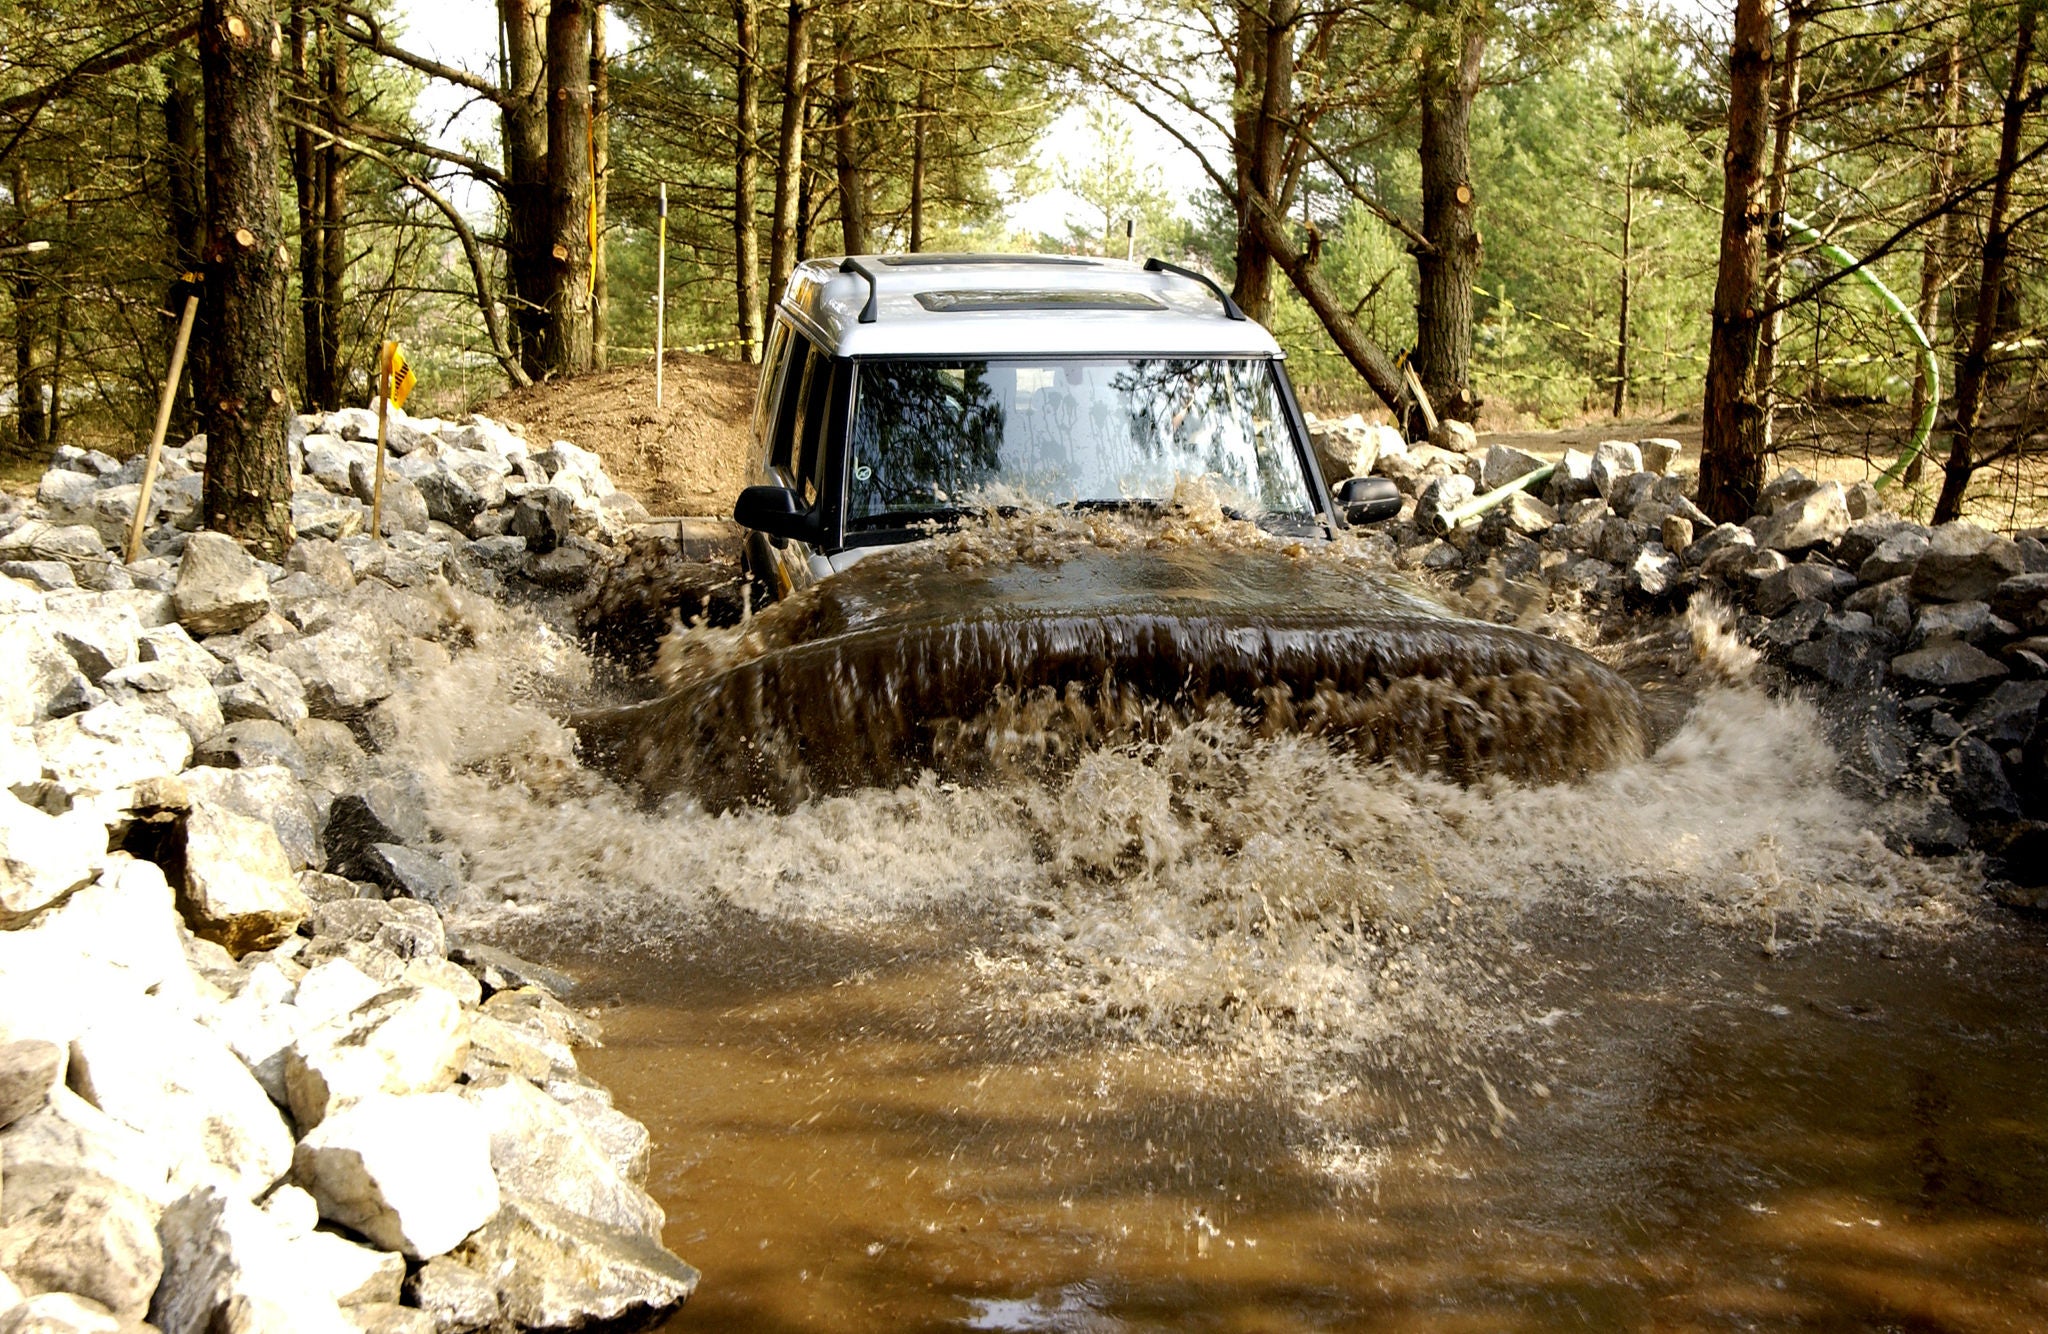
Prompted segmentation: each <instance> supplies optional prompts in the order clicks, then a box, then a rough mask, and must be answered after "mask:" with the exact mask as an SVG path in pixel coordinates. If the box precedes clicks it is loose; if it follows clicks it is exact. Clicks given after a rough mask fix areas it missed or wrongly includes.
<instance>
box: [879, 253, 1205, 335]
mask: <svg viewBox="0 0 2048 1334" xmlns="http://www.w3.org/2000/svg"><path fill="white" fill-rule="evenodd" d="M851 262H852V261H850V260H849V261H848V263H851ZM1145 272H1147V273H1171V274H1174V275H1176V276H1178V277H1181V278H1193V279H1194V280H1195V281H1196V282H1198V283H1200V284H1201V285H1202V286H1204V287H1206V288H1208V289H1209V290H1210V291H1212V292H1214V293H1215V294H1216V299H1217V300H1218V301H1221V302H1222V303H1223V313H1224V314H1225V315H1228V316H1229V317H1230V318H1231V319H1233V320H1241V319H1243V318H1244V312H1243V311H1241V310H1239V309H1238V308H1237V303H1236V302H1235V301H1232V300H1231V299H1230V293H1228V292H1226V291H1224V290H1223V287H1222V285H1221V284H1219V283H1218V282H1217V281H1216V280H1215V279H1214V278H1211V277H1210V276H1209V275H1208V274H1206V273H1201V272H1198V271H1197V270H1194V269H1186V268H1182V267H1181V266H1180V265H1178V264H1169V263H1167V262H1166V261H1165V260H1163V259H1161V258H1159V256H1157V255H1147V256H1146V257H1145Z"/></svg>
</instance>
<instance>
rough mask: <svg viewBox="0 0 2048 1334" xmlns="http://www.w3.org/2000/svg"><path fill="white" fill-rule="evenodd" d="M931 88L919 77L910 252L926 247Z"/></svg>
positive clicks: (913, 129) (912, 134)
mask: <svg viewBox="0 0 2048 1334" xmlns="http://www.w3.org/2000/svg"><path fill="white" fill-rule="evenodd" d="M930 98H931V89H930V87H929V86H928V85H927V84H926V82H925V78H924V76H923V75H919V76H918V79H917V115H916V119H914V120H913V121H912V122H911V125H910V253H912V254H913V255H914V254H916V253H917V252H918V251H920V250H922V249H924V178H925V148H924V143H925V122H926V121H927V120H929V119H930V118H931V110H932V109H931V102H930Z"/></svg>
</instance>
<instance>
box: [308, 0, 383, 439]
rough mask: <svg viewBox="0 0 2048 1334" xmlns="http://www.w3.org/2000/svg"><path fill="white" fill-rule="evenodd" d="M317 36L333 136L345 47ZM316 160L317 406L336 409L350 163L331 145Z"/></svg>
mask: <svg viewBox="0 0 2048 1334" xmlns="http://www.w3.org/2000/svg"><path fill="white" fill-rule="evenodd" d="M320 36H321V46H322V47H323V48H325V50H324V54H325V56H326V71H325V73H326V81H327V129H328V132H329V133H330V134H334V135H339V134H340V133H341V132H342V127H343V126H345V125H346V124H348V44H347V43H346V42H344V41H342V40H341V37H340V35H339V34H338V33H337V32H336V31H335V30H334V28H333V27H331V26H329V25H326V24H322V25H321V33H320ZM321 157H322V159H323V162H322V165H321V168H320V183H321V186H322V191H321V194H322V200H321V219H320V341H321V352H320V356H321V360H323V361H324V362H326V364H327V374H328V377H329V378H328V394H329V397H328V399H327V400H326V401H325V402H323V403H321V405H320V406H322V407H326V408H338V407H340V406H341V400H342V396H343V394H344V392H345V391H346V388H347V380H348V373H347V370H346V369H345V368H344V367H343V366H342V364H341V312H342V308H343V303H344V302H345V301H346V300H347V299H348V164H349V161H350V157H349V154H348V152H347V151H346V150H345V149H343V148H342V147H341V145H339V144H337V143H335V142H333V141H332V140H330V141H329V142H328V144H327V148H326V150H325V151H324V152H323V153H322V154H321ZM372 374H373V375H374V374H375V372H374V371H373V372H372Z"/></svg>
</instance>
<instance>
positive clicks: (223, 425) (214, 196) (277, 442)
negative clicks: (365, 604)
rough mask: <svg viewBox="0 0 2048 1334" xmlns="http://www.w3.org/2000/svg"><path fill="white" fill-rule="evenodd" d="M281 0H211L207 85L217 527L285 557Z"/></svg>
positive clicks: (206, 489)
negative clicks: (279, 185)
mask: <svg viewBox="0 0 2048 1334" xmlns="http://www.w3.org/2000/svg"><path fill="white" fill-rule="evenodd" d="M283 38H284V34H283V33H282V31H280V29H279V27H278V22H277V9H276V3H275V0H201V3H200V9H199V67H200V72H201V76H202V78H203V80H204V83H205V90H206V285H205V289H204V296H203V297H202V298H201V300H202V304H203V305H204V306H205V308H206V319H205V321H204V325H203V327H204V329H205V332H206V339H207V344H208V346H207V354H206V357H205V360H204V362H203V368H204V371H205V378H204V380H203V381H202V382H201V384H200V386H199V402H200V418H201V422H202V424H203V425H204V427H205V430H206V477H205V482H204V486H203V489H202V491H201V498H200V505H201V512H202V515H203V517H204V519H205V523H206V526H207V527H208V528H212V529H214V530H216V531H218V532H223V533H226V534H228V535H229V536H231V537H237V538H240V539H242V540H243V541H246V542H248V543H249V544H250V545H251V546H253V547H254V548H255V549H256V550H257V551H258V552H259V553H260V554H262V555H263V556H265V557H266V558H268V559H270V560H274V561H282V560H283V559H284V553H285V548H287V547H289V546H290V545H291V541H292V508H291V496H292V483H291V472H290V465H289V462H288V459H287V454H286V450H285V373H284V362H285V358H284V345H283V343H284V340H283V335H284V322H285V310H284V276H285V262H286V261H285V251H284V244H283V237H282V236H281V235H280V233H281V231H282V229H281V227H280V226H279V219H278V198H277V177H278V165H279V164H278V145H277V75H278V59H279V55H280V52H281V49H282V47H283Z"/></svg>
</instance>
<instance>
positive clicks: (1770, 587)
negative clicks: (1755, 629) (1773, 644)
mask: <svg viewBox="0 0 2048 1334" xmlns="http://www.w3.org/2000/svg"><path fill="white" fill-rule="evenodd" d="M1855 588H1856V576H1855V575H1853V574H1850V573H1848V572H1847V571H1846V570H1838V569H1836V568H1835V567H1834V566H1832V565H1818V564H1815V563H1813V562H1810V561H1809V562H1806V563H1804V564H1800V565H1790V566H1787V567H1786V568H1784V569H1783V570H1780V571H1778V572H1777V573H1775V574H1770V575H1766V576H1765V577H1764V578H1763V579H1761V580H1759V581H1758V583H1757V586H1756V602H1755V606H1756V609H1757V611H1758V612H1759V613H1761V614H1762V615H1765V616H1776V615H1777V614H1778V613H1779V612H1782V611H1784V610H1785V609H1786V608H1787V607H1790V606H1791V605H1792V604H1793V603H1795V602H1799V601H1802V600H1804V599H1806V598H1818V599H1819V600H1820V601H1822V602H1826V603H1829V604H1830V605H1832V604H1834V603H1837V602H1840V601H1841V600H1842V599H1843V598H1844V597H1847V596H1848V595H1849V594H1850V593H1851V592H1853V591H1855Z"/></svg>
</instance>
